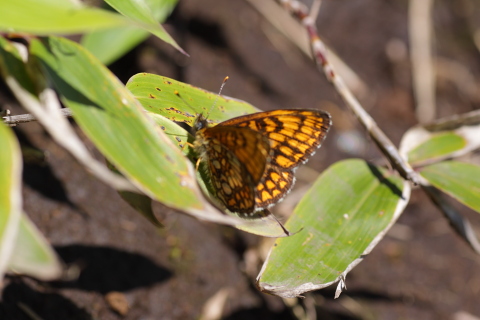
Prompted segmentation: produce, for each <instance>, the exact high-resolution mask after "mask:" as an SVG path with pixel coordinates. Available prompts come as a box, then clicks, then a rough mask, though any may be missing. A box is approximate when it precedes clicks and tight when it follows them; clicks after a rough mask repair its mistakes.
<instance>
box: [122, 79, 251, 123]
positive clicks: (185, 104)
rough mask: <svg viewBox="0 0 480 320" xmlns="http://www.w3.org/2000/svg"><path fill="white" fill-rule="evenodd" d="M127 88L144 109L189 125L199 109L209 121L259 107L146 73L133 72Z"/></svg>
mask: <svg viewBox="0 0 480 320" xmlns="http://www.w3.org/2000/svg"><path fill="white" fill-rule="evenodd" d="M219 85H220V82H219ZM127 89H128V90H130V91H131V92H132V93H133V95H134V96H135V98H137V100H138V101H140V103H141V104H142V106H143V107H144V108H145V110H147V111H148V112H151V113H155V114H159V115H161V116H163V117H165V118H167V119H170V120H173V121H178V122H185V123H187V124H188V125H190V126H191V125H192V124H193V121H194V120H195V118H196V116H197V114H199V113H203V114H204V115H208V119H209V120H211V122H220V121H224V120H227V119H230V118H233V117H237V116H241V115H245V114H248V113H252V112H257V111H259V110H258V109H256V108H255V107H253V106H252V105H250V104H248V103H247V102H245V101H241V100H237V99H234V98H230V97H226V96H218V95H217V94H215V93H212V92H208V91H205V90H203V89H200V88H197V87H194V86H192V85H189V84H187V83H183V82H179V81H176V80H173V79H170V78H167V77H163V76H159V75H155V74H149V73H139V74H136V75H134V76H133V77H132V78H130V80H129V81H128V83H127Z"/></svg>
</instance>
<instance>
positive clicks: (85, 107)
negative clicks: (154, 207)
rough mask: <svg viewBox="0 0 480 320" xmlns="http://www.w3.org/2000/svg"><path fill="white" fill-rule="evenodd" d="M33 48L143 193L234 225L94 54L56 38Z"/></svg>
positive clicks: (92, 134)
mask: <svg viewBox="0 0 480 320" xmlns="http://www.w3.org/2000/svg"><path fill="white" fill-rule="evenodd" d="M30 48H31V52H32V54H33V55H34V56H35V57H36V58H38V60H39V61H41V63H42V65H43V66H44V69H45V71H46V73H47V75H48V77H49V79H50V80H51V81H52V83H54V85H55V87H56V88H57V90H58V91H59V93H60V94H61V96H62V101H63V102H64V103H65V105H67V106H68V107H69V108H71V109H72V111H73V114H74V118H75V120H76V121H77V123H78V124H79V126H80V127H81V128H82V130H83V131H84V132H85V134H86V135H87V136H88V137H89V138H90V139H91V140H92V141H93V142H94V143H95V145H96V146H97V148H98V149H99V150H100V151H101V152H102V153H103V154H104V155H105V157H106V158H107V159H108V160H109V161H110V162H111V163H112V164H113V165H114V166H115V167H116V168H117V169H118V170H119V171H120V172H121V173H122V174H123V175H124V176H125V177H127V178H128V179H130V180H131V181H132V182H133V183H134V184H135V185H136V186H137V187H138V188H139V189H140V190H141V191H142V192H144V193H145V194H146V195H148V196H150V197H151V198H153V199H156V200H158V201H161V202H163V203H164V204H165V205H167V206H170V207H172V208H176V209H180V210H182V211H184V212H187V213H189V214H193V215H195V216H197V217H199V218H202V219H205V220H210V221H212V220H214V221H217V222H223V223H232V219H229V218H227V217H225V216H223V215H221V214H220V213H219V212H218V211H216V210H215V209H214V208H213V207H212V206H211V205H210V204H209V203H208V202H207V201H205V199H204V198H203V195H202V193H201V191H200V189H199V188H198V185H197V183H196V179H195V171H194V169H193V167H192V165H191V163H190V162H189V161H188V160H187V159H186V158H185V157H184V156H183V154H182V153H181V151H180V150H179V149H178V148H177V147H175V146H174V145H173V144H172V143H171V141H170V140H169V138H167V137H166V136H165V134H163V132H161V130H159V129H158V128H156V127H155V126H154V125H153V122H152V120H151V119H150V118H149V117H147V116H146V114H145V112H144V111H143V109H142V107H141V106H140V105H139V104H138V102H137V101H136V100H135V99H134V97H133V96H132V95H131V94H130V92H128V90H126V89H125V87H124V86H123V85H122V84H121V82H120V81H119V80H118V79H117V78H115V77H114V76H113V75H112V74H111V73H110V72H109V71H108V69H107V68H106V67H105V66H104V65H103V64H101V63H100V62H99V61H98V60H97V59H96V58H95V57H94V56H92V55H91V54H90V53H89V52H88V51H86V50H85V49H84V48H83V47H81V46H80V45H78V44H76V43H74V42H72V41H69V40H67V39H63V38H57V37H49V38H47V39H45V40H43V41H39V40H32V42H31V47H30Z"/></svg>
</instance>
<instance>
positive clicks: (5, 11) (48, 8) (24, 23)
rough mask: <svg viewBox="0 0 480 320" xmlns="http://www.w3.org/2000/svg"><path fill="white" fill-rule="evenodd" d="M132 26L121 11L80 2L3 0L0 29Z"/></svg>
mask: <svg viewBox="0 0 480 320" xmlns="http://www.w3.org/2000/svg"><path fill="white" fill-rule="evenodd" d="M128 25H135V23H133V22H132V21H130V20H128V19H125V18H124V17H122V16H121V15H119V14H115V13H112V12H109V11H106V10H102V9H97V8H89V7H85V6H84V5H82V4H81V2H78V1H65V0H21V1H10V0H1V1H0V31H4V32H27V33H33V34H37V35H47V34H52V33H58V34H72V33H81V32H85V31H92V30H94V29H102V28H112V27H119V26H128ZM137 25H138V23H137Z"/></svg>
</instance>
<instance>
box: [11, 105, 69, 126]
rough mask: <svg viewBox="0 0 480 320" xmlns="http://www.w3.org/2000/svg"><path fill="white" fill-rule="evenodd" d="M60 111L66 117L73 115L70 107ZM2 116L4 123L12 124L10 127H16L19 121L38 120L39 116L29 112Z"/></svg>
mask: <svg viewBox="0 0 480 320" xmlns="http://www.w3.org/2000/svg"><path fill="white" fill-rule="evenodd" d="M60 113H61V114H62V115H63V116H65V117H72V111H71V110H70V109H68V108H63V109H60ZM2 118H3V123H5V124H6V125H7V126H10V127H15V126H16V125H17V124H19V123H26V122H32V121H37V118H35V116H34V115H31V114H29V113H26V114H19V115H16V116H9V115H7V116H4V117H2Z"/></svg>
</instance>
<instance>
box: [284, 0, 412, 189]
mask: <svg viewBox="0 0 480 320" xmlns="http://www.w3.org/2000/svg"><path fill="white" fill-rule="evenodd" d="M277 1H278V2H279V3H280V4H281V5H282V6H283V7H284V8H285V9H287V10H288V11H289V12H290V14H292V15H293V16H294V17H295V18H297V19H298V20H299V21H300V22H301V23H302V25H303V26H304V27H305V29H306V30H307V33H308V36H309V38H310V46H311V49H312V53H313V56H314V59H315V62H316V63H317V66H318V68H319V69H320V70H322V71H323V72H324V73H325V76H326V77H327V79H328V80H329V81H330V82H331V83H332V84H333V86H334V87H335V89H336V90H337V91H338V93H339V94H340V96H341V97H342V98H343V100H344V101H345V103H346V105H347V106H348V107H349V108H350V110H352V112H353V113H354V114H355V116H356V117H357V118H358V120H359V121H360V123H361V124H362V125H363V126H364V127H365V129H366V130H367V132H368V133H369V135H370V136H371V137H372V139H373V141H374V142H375V144H376V145H377V146H378V147H379V148H380V150H381V151H382V153H383V154H384V155H385V156H386V157H387V158H388V160H389V161H390V163H391V164H392V166H393V168H394V169H396V170H397V171H398V172H399V173H400V175H401V176H402V177H403V178H404V179H407V180H410V181H412V182H413V183H414V184H419V178H418V175H417V173H416V172H415V171H414V170H413V169H412V168H411V167H410V165H409V164H408V163H407V162H406V161H405V160H404V159H403V157H402V156H401V155H400V153H399V152H398V149H397V148H396V147H395V145H394V144H393V143H392V142H391V141H390V139H389V138H388V137H387V136H386V135H385V133H384V132H383V131H382V130H381V129H380V128H379V127H378V125H377V124H376V123H375V121H374V120H373V118H372V117H371V116H370V115H369V114H368V113H367V112H366V111H365V110H364V109H363V107H362V106H361V105H360V102H358V100H357V99H356V98H355V97H354V95H353V94H352V92H351V91H350V90H349V89H348V87H347V86H346V85H345V83H344V81H343V80H342V78H341V77H340V76H339V75H338V74H337V73H336V72H335V69H334V67H333V66H332V64H330V62H329V60H328V59H327V50H326V48H325V45H324V44H323V42H322V40H320V38H319V36H318V33H317V27H316V26H315V20H313V19H312V18H311V17H310V16H309V12H308V9H307V7H306V6H305V5H304V4H303V3H301V2H299V1H297V0H277Z"/></svg>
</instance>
